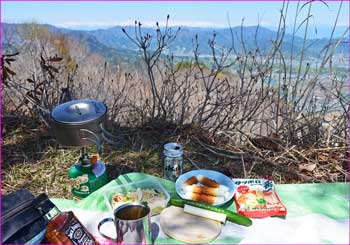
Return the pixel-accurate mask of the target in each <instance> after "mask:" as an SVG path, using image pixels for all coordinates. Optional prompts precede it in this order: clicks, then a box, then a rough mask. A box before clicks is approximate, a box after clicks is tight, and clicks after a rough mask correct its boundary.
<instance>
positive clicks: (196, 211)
mask: <svg viewBox="0 0 350 245" xmlns="http://www.w3.org/2000/svg"><path fill="white" fill-rule="evenodd" d="M184 212H185V213H189V214H193V215H197V216H200V217H203V218H207V219H212V220H215V221H219V222H221V223H225V221H226V214H223V213H218V212H214V211H210V210H206V209H204V208H198V207H194V206H192V205H187V204H185V206H184Z"/></svg>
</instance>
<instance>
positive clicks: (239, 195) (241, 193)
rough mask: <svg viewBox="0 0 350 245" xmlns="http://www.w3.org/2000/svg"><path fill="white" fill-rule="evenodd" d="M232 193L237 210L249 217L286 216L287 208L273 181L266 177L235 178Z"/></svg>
mask: <svg viewBox="0 0 350 245" xmlns="http://www.w3.org/2000/svg"><path fill="white" fill-rule="evenodd" d="M234 182H235V184H236V185H237V186H238V187H237V189H236V193H235V195H234V200H235V202H236V208H237V212H238V213H239V214H241V215H244V216H246V217H249V218H266V217H270V216H282V217H283V216H286V215H287V209H286V207H285V206H284V205H283V204H282V202H281V200H280V199H279V197H278V195H277V193H276V191H275V185H274V183H273V181H271V180H266V179H239V180H238V179H236V180H234Z"/></svg>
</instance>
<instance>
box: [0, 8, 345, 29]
mask: <svg viewBox="0 0 350 245" xmlns="http://www.w3.org/2000/svg"><path fill="white" fill-rule="evenodd" d="M326 2H327V4H328V7H327V6H326V5H325V4H323V3H322V2H314V3H313V5H312V12H313V14H314V19H313V21H314V23H315V24H316V25H318V26H331V25H332V24H333V23H334V20H335V18H336V14H337V11H338V8H339V4H340V2H339V1H331V2H330V1H326ZM304 3H305V2H302V3H301V4H300V5H303V4H304ZM282 4H283V3H282V1H255V2H244V1H222V2H218V1H215V2H214V1H211V2H208V1H206V2H204V1H197V2H190V1H186V2H184V1H176V2H174V1H169V2H166V1H164V2H159V1H156V2H154V1H153V2H152V1H142V2H140V1H133V2H130V1H127V2H126V1H123V2H118V1H115V2H112V1H106V2H102V1H89V2H86V1H85V2H83V1H81V2H67V1H66V2H65V1H61V2H59V1H39V2H35V1H25V2H10V1H5V2H4V1H1V21H2V22H11V23H13V22H15V23H20V22H28V21H35V22H38V23H42V24H52V25H56V26H60V27H66V28H72V29H97V28H101V27H102V28H103V27H109V26H114V25H122V26H123V25H131V24H133V23H134V21H135V20H139V21H141V22H142V23H143V25H145V26H154V25H155V22H156V21H159V22H160V23H162V21H164V20H165V19H166V16H167V14H170V25H186V26H198V27H228V18H227V16H229V19H230V23H231V25H232V26H238V25H240V24H241V21H242V18H244V24H245V25H248V26H249V25H257V23H258V22H259V23H260V24H261V25H262V26H266V27H276V26H277V25H278V20H279V11H280V9H281V7H282ZM296 6H297V2H290V5H289V10H290V14H289V17H288V18H287V25H290V26H291V25H292V23H293V17H294V14H295V9H296ZM306 11H307V7H305V8H303V10H302V11H301V14H300V16H299V19H300V21H302V19H303V18H304V17H305V16H306ZM339 25H340V26H348V25H349V2H348V1H345V2H344V3H343V7H342V10H341V13H340V17H339Z"/></svg>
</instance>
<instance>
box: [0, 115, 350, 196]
mask: <svg viewBox="0 0 350 245" xmlns="http://www.w3.org/2000/svg"><path fill="white" fill-rule="evenodd" d="M4 120H5V121H4V124H3V132H4V134H3V137H4V138H3V146H2V156H3V163H2V192H3V194H6V193H10V192H12V191H14V190H17V189H19V188H27V189H29V190H30V191H31V192H33V193H35V194H38V193H42V192H46V193H47V194H48V195H49V196H50V197H56V198H68V199H73V196H72V195H71V193H70V191H69V188H70V187H69V185H68V170H69V168H70V167H71V166H72V165H73V163H74V162H75V161H76V160H77V158H78V156H79V149H62V148H61V147H60V146H59V145H57V144H56V142H55V141H54V140H53V137H52V136H50V135H49V133H48V132H47V131H45V130H40V129H35V128H37V126H36V125H37V122H35V121H33V120H29V119H28V118H26V120H25V122H26V123H23V122H24V121H23V120H18V118H17V119H16V118H4ZM121 132H122V133H123V135H124V138H125V141H126V142H125V144H124V146H123V147H121V148H118V149H116V148H112V147H111V146H108V145H106V144H105V145H104V148H103V154H102V156H101V158H102V160H103V161H104V162H105V163H106V166H107V170H108V174H109V178H110V179H113V178H116V177H117V176H118V175H119V174H122V173H127V172H144V173H148V174H152V175H155V176H159V177H161V175H162V172H161V171H160V169H162V160H161V150H162V146H163V144H164V143H166V142H170V141H176V142H180V143H181V144H182V145H183V146H184V148H185V150H186V151H185V154H184V171H189V170H191V169H196V168H205V169H213V170H217V171H220V172H223V173H225V174H226V175H228V176H233V177H236V178H243V177H246V178H261V177H269V178H272V179H273V180H274V181H275V182H277V183H309V182H337V181H349V175H348V161H347V158H346V154H348V152H347V150H346V149H347V147H346V146H337V147H328V148H319V149H311V148H309V149H300V148H297V147H290V148H288V149H283V148H280V147H281V146H279V148H278V149H274V147H275V146H276V144H275V145H274V144H273V143H271V142H270V143H271V144H270V149H269V148H268V147H267V146H269V144H267V142H268V140H269V139H267V138H265V139H259V140H264V142H265V144H264V146H265V147H264V148H261V145H259V143H258V139H252V140H250V141H248V143H247V145H245V146H241V147H234V146H231V145H229V144H228V143H227V142H226V141H225V139H220V140H218V139H212V138H210V137H209V136H208V135H209V134H207V133H205V132H203V131H202V130H200V129H199V128H196V127H190V126H188V127H185V128H177V127H174V126H173V125H163V126H160V125H157V126H154V127H144V128H143V129H140V128H138V129H135V128H134V129H123V130H122V131H121ZM274 143H276V142H274ZM90 152H91V153H94V152H96V149H93V148H92V149H90ZM305 166H306V167H305Z"/></svg>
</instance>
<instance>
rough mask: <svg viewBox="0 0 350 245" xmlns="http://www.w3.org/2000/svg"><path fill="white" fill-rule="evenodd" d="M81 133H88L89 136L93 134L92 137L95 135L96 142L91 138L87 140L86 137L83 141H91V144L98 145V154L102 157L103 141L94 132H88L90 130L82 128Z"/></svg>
mask: <svg viewBox="0 0 350 245" xmlns="http://www.w3.org/2000/svg"><path fill="white" fill-rule="evenodd" d="M80 131H82V132H87V133H89V134H91V135H93V136H94V137H95V139H96V140H93V139H91V138H86V137H84V138H82V139H84V140H88V141H90V142H92V143H94V144H96V145H97V151H98V154H99V155H101V154H102V146H101V140H100V138H99V137H98V136H97V135H96V134H95V133H94V132H92V131H90V130H88V129H84V128H81V129H80Z"/></svg>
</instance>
